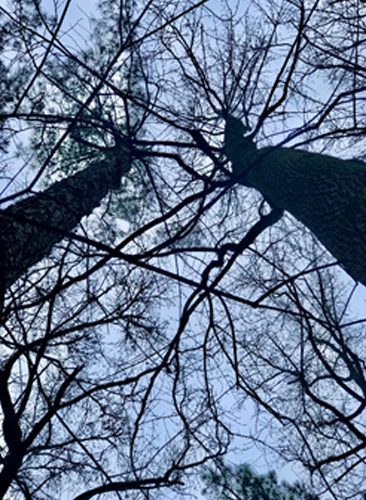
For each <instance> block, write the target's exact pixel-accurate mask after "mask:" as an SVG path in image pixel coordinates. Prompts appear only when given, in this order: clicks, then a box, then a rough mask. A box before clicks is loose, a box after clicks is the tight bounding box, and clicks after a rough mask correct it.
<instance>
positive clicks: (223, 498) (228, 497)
mask: <svg viewBox="0 0 366 500" xmlns="http://www.w3.org/2000/svg"><path fill="white" fill-rule="evenodd" d="M203 480H204V482H205V483H206V485H207V486H206V488H205V489H204V491H203V493H204V494H207V493H208V494H209V495H210V496H207V498H212V499H213V498H214V499H216V500H255V499H258V498H261V499H263V500H271V499H272V500H318V499H319V497H318V496H317V495H314V494H312V493H310V492H308V491H307V490H306V488H305V486H304V485H303V484H301V483H299V482H296V483H294V484H293V485H292V484H289V483H287V482H286V481H281V483H279V482H278V480H277V476H276V473H275V472H273V471H270V472H268V473H267V474H263V475H260V474H256V473H255V472H254V471H253V469H252V468H251V467H250V466H249V465H247V464H243V465H238V466H234V467H231V466H229V465H225V464H223V463H221V464H220V467H219V468H218V469H217V470H212V469H208V470H207V471H206V472H205V474H204V475H203Z"/></svg>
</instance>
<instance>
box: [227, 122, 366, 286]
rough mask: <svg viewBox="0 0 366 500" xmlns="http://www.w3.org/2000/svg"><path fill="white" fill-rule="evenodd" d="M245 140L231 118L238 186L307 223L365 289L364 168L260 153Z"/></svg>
mask: <svg viewBox="0 0 366 500" xmlns="http://www.w3.org/2000/svg"><path fill="white" fill-rule="evenodd" d="M242 134H243V127H242V126H241V123H240V121H239V124H238V123H237V120H236V119H235V118H233V117H231V116H229V117H228V119H227V120H226V127H225V151H226V154H227V156H228V158H229V159H230V160H231V161H232V163H233V169H234V173H235V175H237V176H238V178H239V182H240V183H242V184H244V185H245V186H249V187H254V188H256V189H258V190H259V191H260V192H261V194H262V195H263V196H264V197H265V199H266V200H267V201H269V203H270V204H271V205H274V206H275V207H278V208H279V209H282V210H285V209H286V210H288V211H289V212H290V213H291V214H292V215H293V216H294V217H296V218H297V219H298V220H299V221H301V222H303V223H304V224H305V225H306V226H307V227H308V228H309V229H311V230H312V231H313V232H314V234H315V235H316V236H317V238H319V240H320V241H321V242H322V243H323V244H324V246H326V247H327V249H328V250H329V251H330V252H331V254H332V255H333V256H334V257H336V258H337V259H338V260H339V261H340V263H341V264H343V265H344V266H345V268H346V270H347V271H348V272H349V273H350V275H351V276H352V277H353V278H354V279H355V280H356V281H360V282H361V283H363V284H364V285H366V268H365V263H366V254H365V248H366V247H365V234H366V228H365V220H366V218H365V214H364V213H363V207H364V206H366V205H365V203H364V202H365V199H364V196H365V189H364V186H365V183H366V164H365V163H363V162H360V161H352V160H341V159H339V158H334V157H332V156H328V155H324V154H317V153H309V152H307V151H299V150H296V149H291V148H276V147H268V148H262V149H261V150H259V151H257V150H256V149H255V145H254V143H252V144H250V142H251V141H250V139H248V138H246V139H244V138H243V136H242ZM248 143H249V145H248Z"/></svg>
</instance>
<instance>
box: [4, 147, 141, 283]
mask: <svg viewBox="0 0 366 500" xmlns="http://www.w3.org/2000/svg"><path fill="white" fill-rule="evenodd" d="M130 167H131V155H130V152H129V151H128V150H127V147H115V148H113V149H111V150H110V151H109V152H108V153H107V154H106V155H105V158H104V159H103V160H100V161H95V162H93V163H92V164H91V165H90V166H89V167H88V168H86V169H84V170H82V171H80V172H78V173H76V174H75V175H73V176H70V177H68V178H67V179H64V180H62V181H60V182H56V183H55V184H53V185H52V186H51V187H50V188H48V189H46V190H45V191H43V192H42V193H39V194H36V195H33V196H30V197H29V198H26V199H24V200H22V201H19V202H18V203H15V204H14V205H11V206H10V207H8V208H7V209H5V210H3V211H1V212H0V255H1V258H0V273H1V274H0V279H1V287H2V291H4V290H5V289H6V288H8V287H9V286H10V285H12V284H13V283H14V282H15V281H16V280H17V279H18V278H20V276H21V275H22V274H23V273H24V272H25V271H26V270H27V269H29V268H30V267H31V266H33V265H34V264H36V263H37V262H39V261H40V260H41V259H42V258H43V257H45V256H46V255H47V254H48V253H49V252H50V251H51V249H52V247H53V246H54V245H55V243H57V242H59V241H60V240H62V238H63V237H64V235H65V233H67V232H68V231H70V230H72V229H73V228H74V227H75V226H76V225H77V224H78V223H79V222H80V220H81V219H82V217H84V216H85V215H88V214H90V213H91V211H92V210H93V209H94V208H95V207H97V206H98V205H99V204H100V202H101V201H102V199H103V198H104V197H105V196H106V194H107V193H108V192H109V191H110V190H111V189H116V188H118V187H119V184H120V180H121V176H122V175H123V174H125V173H127V172H128V171H129V169H130Z"/></svg>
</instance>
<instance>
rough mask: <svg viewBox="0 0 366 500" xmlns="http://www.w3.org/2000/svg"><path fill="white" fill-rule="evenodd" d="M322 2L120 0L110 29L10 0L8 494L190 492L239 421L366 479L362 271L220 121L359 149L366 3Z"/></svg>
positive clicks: (105, 8)
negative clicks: (241, 154)
mask: <svg viewBox="0 0 366 500" xmlns="http://www.w3.org/2000/svg"><path fill="white" fill-rule="evenodd" d="M324 3H325V5H320V2H316V1H314V2H302V1H300V0H299V1H297V0H296V1H285V2H278V3H277V2H266V1H265V0H262V1H258V2H250V4H248V7H247V8H246V9H244V10H243V11H240V10H238V9H235V7H233V6H232V4H231V3H229V2H222V4H221V8H222V10H220V6H217V7H216V6H215V8H214V10H212V9H211V6H210V5H209V2H196V3H195V2H193V1H187V2H175V1H173V0H172V1H166V2H163V3H161V2H158V1H156V2H155V1H154V0H151V1H149V2H135V3H134V4H133V5H132V4H131V3H130V2H127V1H126V2H121V3H118V5H117V3H116V2H109V1H104V2H101V3H100V9H101V10H100V20H99V21H97V20H95V19H94V20H92V26H93V28H92V29H93V31H92V35H91V36H89V37H86V38H88V39H89V40H90V42H88V41H87V40H86V39H85V38H84V39H82V40H80V38H79V34H80V31H78V29H77V28H75V29H74V31H73V30H72V28H71V27H67V28H66V27H65V28H64V27H63V26H64V23H65V19H67V14H68V9H69V8H70V5H71V3H70V2H66V3H65V5H64V10H63V12H61V13H58V12H56V11H55V12H54V13H53V15H52V13H51V14H50V13H48V15H47V13H46V12H45V11H44V9H43V8H42V6H41V5H39V4H34V3H33V2H28V1H23V0H18V1H17V2H13V3H12V5H11V6H9V7H8V8H6V9H5V8H1V9H2V13H3V19H4V21H3V23H4V24H3V28H4V32H5V33H6V37H5V38H4V44H5V45H4V49H7V48H8V49H10V50H8V54H10V56H11V57H13V59H10V62H9V63H8V65H7V67H6V72H7V77H8V79H9V81H11V82H13V90H12V95H11V99H9V100H7V101H6V103H4V105H3V109H2V120H3V128H2V130H3V134H4V136H5V139H6V142H7V143H8V144H9V146H8V156H7V158H6V161H4V164H3V166H2V170H3V171H4V172H5V174H6V176H7V178H8V179H9V182H8V183H5V184H4V192H3V199H2V202H3V206H4V211H3V212H2V222H1V224H2V233H1V238H0V241H1V245H2V252H3V253H2V255H3V256H4V258H3V262H2V269H1V273H2V281H3V301H2V302H3V303H2V311H1V312H2V317H1V325H2V337H1V338H2V348H3V349H2V360H1V373H0V379H1V380H0V382H1V383H0V404H1V410H2V414H3V422H2V424H3V436H2V441H0V444H1V446H2V450H1V460H2V470H1V472H0V474H1V476H0V478H1V481H0V484H1V488H2V491H1V494H2V495H5V494H8V495H10V496H11V495H13V496H14V495H15V494H22V495H23V497H25V498H38V497H39V498H55V495H56V496H57V495H61V492H62V493H63V494H65V495H68V496H71V495H75V497H76V498H90V497H93V496H96V495H99V494H102V493H103V492H108V494H110V495H112V494H113V492H115V495H116V496H117V498H118V497H120V495H121V494H122V495H124V496H126V495H131V497H132V498H146V497H151V498H153V496H154V490H159V489H161V488H169V491H170V490H172V491H173V493H172V494H173V495H175V496H176V497H177V496H179V495H180V493H181V492H182V491H184V488H185V487H189V484H188V485H187V481H185V477H186V476H187V475H188V474H189V473H193V471H194V470H196V469H197V468H198V466H200V465H202V464H205V463H206V462H208V461H210V460H212V459H216V458H217V457H220V456H223V455H224V454H225V453H226V451H227V449H228V448H229V446H230V442H231V440H232V439H233V438H234V437H239V436H240V437H241V438H243V436H246V439H244V440H243V441H244V443H248V442H255V443H257V444H258V445H263V446H264V445H265V444H266V445H267V446H268V447H272V448H275V449H276V452H277V453H278V454H280V455H281V456H282V458H284V459H286V460H296V461H298V462H300V463H302V464H303V465H304V466H305V467H307V468H308V470H309V471H310V472H311V473H312V474H313V479H314V482H315V483H316V486H317V488H318V489H319V491H321V490H322V491H324V490H327V491H328V492H330V494H333V496H336V495H338V497H339V496H340V497H342V498H344V497H346V495H350V494H352V493H354V492H359V491H361V489H362V487H363V486H362V484H363V471H364V469H363V467H364V459H363V453H364V450H365V437H364V429H363V423H362V422H363V420H362V419H363V415H364V401H365V398H364V390H365V386H366V385H365V367H364V363H363V351H364V348H365V347H364V342H363V336H362V326H363V323H364V320H363V319H362V318H361V319H359V318H357V319H355V318H354V317H353V316H352V307H353V305H352V298H353V295H354V292H355V289H356V285H354V283H353V282H351V280H347V278H346V277H344V276H343V275H342V274H340V269H339V267H338V266H337V263H336V262H334V259H333V258H332V256H330V255H329V254H328V253H327V252H326V251H325V250H324V248H323V247H322V246H321V245H320V244H319V242H318V241H317V240H316V239H314V238H313V236H312V235H311V234H310V233H309V232H307V231H306V229H305V228H304V226H302V225H301V224H300V223H298V222H297V221H296V220H294V219H292V218H291V217H288V216H287V215H284V216H283V215H282V210H278V208H276V205H277V204H278V197H277V198H276V199H275V200H272V197H273V193H272V191H269V190H268V189H269V188H268V189H267V187H262V185H261V184H259V183H260V182H262V180H261V179H259V178H258V179H257V177H255V176H254V172H255V171H256V169H253V171H252V174H251V179H250V180H249V182H250V183H252V184H253V185H255V186H256V187H257V189H258V190H259V192H262V193H263V194H264V195H265V198H266V199H263V198H262V197H261V196H260V195H259V194H258V193H254V192H253V191H252V190H248V189H247V188H246V186H245V184H246V183H247V179H245V181H244V182H243V179H238V176H237V175H235V174H236V173H237V172H236V171H235V169H237V167H238V162H237V161H236V159H235V158H233V157H232V154H231V153H229V152H228V150H227V144H225V139H224V128H225V120H224V119H223V116H224V115H225V116H227V115H228V114H229V115H232V116H235V117H237V119H239V120H243V121H244V123H245V126H246V127H247V128H248V129H250V130H251V133H250V138H251V140H252V141H253V143H255V144H256V145H257V146H258V148H259V151H263V150H265V149H264V148H268V147H274V149H273V151H274V153H273V154H275V155H279V156H281V155H284V158H285V159H286V160H288V155H287V152H290V153H291V155H294V157H296V158H298V157H300V156H301V155H305V154H306V155H314V154H316V155H317V156H316V158H317V159H319V162H321V159H322V158H323V159H324V158H328V156H322V155H328V154H332V155H333V156H336V157H337V156H338V157H339V158H344V159H345V160H347V161H348V159H349V158H347V148H350V147H351V148H352V155H353V156H357V155H358V152H359V151H362V144H363V137H362V131H363V128H362V116H363V113H364V110H363V99H362V97H363V94H362V92H363V91H364V90H363V85H362V78H363V76H362V71H361V69H359V66H360V67H362V57H363V50H364V43H363V38H362V36H361V35H362V30H363V29H364V27H363V16H362V10H361V7H360V6H359V5H358V3H357V2H356V0H355V1H352V2H351V4H352V5H351V7H348V9H350V10H349V12H351V11H352V12H353V14H354V15H352V16H351V18H349V17H348V15H346V14H347V13H346V12H344V8H343V6H342V5H340V4H339V3H336V4H334V5H332V3H331V2H324ZM206 4H207V5H206ZM238 5H240V4H238ZM347 12H348V11H347ZM324 16H326V17H324ZM325 22H326V23H327V30H326V32H325V31H324V30H323V26H324V23H325ZM354 25H356V26H357V29H358V37H359V38H358V39H357V40H356V41H355V48H354V51H353V49H352V48H351V49H349V54H350V55H349V57H348V63H347V65H343V63H341V60H340V59H339V57H341V56H340V55H339V53H338V52H337V53H336V52H334V51H333V52H334V59H333V60H329V58H328V59H327V62H329V64H326V65H325V64H324V58H325V56H327V54H328V52H329V51H332V47H333V38H332V37H334V36H335V33H337V37H338V38H339V40H338V41H337V46H338V47H343V49H344V50H348V48H347V47H348V45H347V44H348V43H349V32H350V30H351V28H352V26H354ZM80 29H81V28H80ZM82 29H83V30H87V29H89V28H88V27H87V26H86V25H82ZM70 30H71V31H70ZM351 31H352V30H351ZM86 32H87V31H86ZM319 33H321V35H322V44H321V46H318V42H317V40H318V39H319V37H318V34H319ZM71 35H72V38H68V37H70V36H71ZM70 40H72V43H71V42H70ZM5 52H6V50H5ZM4 61H5V62H4V64H5V65H6V58H4ZM25 68H26V71H25ZM355 69H356V70H357V72H358V73H357V78H356V79H354V78H353V77H352V72H353V70H355ZM325 81H326V85H325V84H324V82H325ZM320 83H322V84H323V85H324V87H323V88H322V91H321V92H320V93H319V94H318V95H315V91H314V89H316V88H317V87H319V86H320ZM226 142H227V141H226ZM285 144H286V145H289V146H291V148H292V149H285V148H283V146H284V145H285ZM294 148H295V149H294ZM300 149H303V150H305V149H306V150H308V151H306V153H305V152H304V153H301V152H300ZM254 150H255V149H254ZM271 152H272V149H271ZM225 153H226V154H225ZM285 153H286V154H285ZM230 156H231V158H230ZM358 156H359V157H360V158H361V154H359V155H358ZM276 157H277V158H278V156H276ZM308 157H309V156H307V158H308ZM312 157H313V156H312ZM281 158H282V156H281ZM228 159H229V160H233V159H234V162H233V166H232V167H233V170H232V168H231V166H230V164H229V162H228ZM240 161H241V160H240ZM243 161H247V159H246V158H245V159H243ZM281 161H282V160H281ZM339 162H340V163H339V165H344V164H346V165H348V163H347V162H346V163H343V162H341V160H340V159H339ZM321 165H322V163H321ZM257 172H258V170H257ZM233 173H234V175H233ZM314 175H315V174H314ZM252 176H253V177H252ZM252 179H253V180H252ZM270 187H273V186H270ZM268 202H269V203H270V204H271V205H272V208H271V206H270V207H269V208H268ZM279 205H280V208H285V209H286V208H288V205H287V204H286V205H284V206H282V205H281V204H279ZM293 212H294V215H295V216H296V217H298V218H299V220H303V221H304V222H305V223H306V224H307V225H308V226H309V227H310V229H313V230H314V228H313V227H312V226H311V223H310V222H308V221H307V220H305V219H303V218H302V217H301V216H300V215H298V213H297V212H296V211H295V210H293ZM314 232H315V234H316V233H317V231H316V230H314ZM323 240H324V239H323ZM323 240H322V241H323ZM324 243H326V244H327V242H326V241H324ZM328 247H329V245H328ZM335 256H336V257H337V258H339V259H340V260H341V261H342V262H343V264H344V265H346V266H348V262H344V261H343V260H344V259H343V260H342V258H341V257H340V256H338V255H337V254H336V253H335ZM351 274H353V271H351ZM357 276H358V275H357ZM232 400H234V401H235V403H234V406H236V405H237V407H236V409H235V408H234V409H233V414H236V415H240V414H241V409H240V408H241V407H243V406H244V405H248V404H250V405H251V407H252V408H254V410H255V412H254V413H255V415H254V417H255V418H256V421H257V427H256V429H257V432H256V433H255V434H253V433H252V432H251V431H250V425H251V421H250V420H249V419H244V418H242V419H241V421H242V422H241V424H240V423H239V421H240V419H239V421H238V423H237V424H236V425H233V424H232V422H231V419H230V417H229V415H230V414H231V412H229V411H228V405H229V403H230V401H232ZM299 402H300V403H299ZM231 404H232V403H231ZM254 417H253V418H254ZM266 429H268V430H270V431H271V432H270V433H271V438H268V439H267V438H266V436H264V435H263V434H264V433H265V431H266ZM184 483H186V484H184ZM67 488H69V491H65V490H66V489H67ZM121 492H122V493H121ZM157 495H161V493H159V492H158V493H157Z"/></svg>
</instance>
